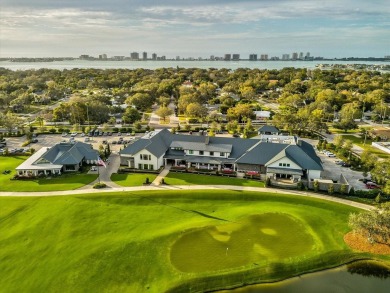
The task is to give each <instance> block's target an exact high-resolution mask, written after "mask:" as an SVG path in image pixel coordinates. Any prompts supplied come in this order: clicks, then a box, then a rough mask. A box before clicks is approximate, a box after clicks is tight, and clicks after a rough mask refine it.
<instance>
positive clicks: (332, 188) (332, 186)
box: [328, 183, 334, 195]
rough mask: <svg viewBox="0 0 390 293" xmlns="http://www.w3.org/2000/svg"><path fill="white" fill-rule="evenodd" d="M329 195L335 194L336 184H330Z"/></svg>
mask: <svg viewBox="0 0 390 293" xmlns="http://www.w3.org/2000/svg"><path fill="white" fill-rule="evenodd" d="M328 193H329V194H330V195H332V194H333V193H334V184H333V183H332V184H329V187H328Z"/></svg>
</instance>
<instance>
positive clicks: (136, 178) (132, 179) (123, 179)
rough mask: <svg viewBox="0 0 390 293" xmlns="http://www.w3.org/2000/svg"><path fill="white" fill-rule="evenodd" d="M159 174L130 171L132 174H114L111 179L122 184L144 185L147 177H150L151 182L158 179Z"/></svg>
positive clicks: (127, 185)
mask: <svg viewBox="0 0 390 293" xmlns="http://www.w3.org/2000/svg"><path fill="white" fill-rule="evenodd" d="M156 177H157V174H151V173H130V174H116V173H114V174H112V175H111V180H112V181H114V182H115V183H116V184H118V185H121V186H126V187H129V186H142V185H143V184H144V183H145V181H146V178H149V182H150V183H152V182H153V180H154V179H156Z"/></svg>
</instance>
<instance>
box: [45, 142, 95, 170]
mask: <svg viewBox="0 0 390 293" xmlns="http://www.w3.org/2000/svg"><path fill="white" fill-rule="evenodd" d="M97 157H98V152H97V151H96V150H94V149H92V147H91V145H90V144H86V143H83V142H79V141H76V142H74V143H59V144H56V145H55V146H53V147H52V148H50V149H49V150H48V151H47V152H46V153H44V154H43V155H42V157H41V158H43V159H45V160H47V161H49V162H51V163H52V164H56V165H75V164H79V163H80V162H81V161H82V160H83V158H85V159H86V160H97Z"/></svg>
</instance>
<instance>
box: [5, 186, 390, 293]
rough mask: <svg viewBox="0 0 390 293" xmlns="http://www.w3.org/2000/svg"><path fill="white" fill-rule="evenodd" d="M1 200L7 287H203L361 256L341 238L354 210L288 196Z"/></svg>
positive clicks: (214, 193) (213, 193)
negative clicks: (348, 218)
mask: <svg viewBox="0 0 390 293" xmlns="http://www.w3.org/2000/svg"><path fill="white" fill-rule="evenodd" d="M0 206H1V207H2V208H1V209H0V221H1V225H0V244H1V250H0V275H1V291H3V292H58V291H61V292H72V293H74V292H76V293H77V292H131V293H134V292H167V291H168V292H204V291H207V290H211V289H217V288H219V289H221V288H226V287H230V286H239V285H242V284H243V283H246V284H248V283H253V282H264V281H272V280H278V279H284V278H287V277H291V276H293V275H297V274H299V273H303V272H309V271H313V270H318V269H323V268H327V267H331V266H336V265H339V264H342V263H345V262H348V261H350V260H353V259H358V258H361V257H367V254H359V253H357V252H353V251H351V250H350V249H349V248H348V247H347V246H346V245H345V243H344V241H343V235H344V234H345V233H346V232H348V231H349V229H348V227H347V217H348V215H349V213H350V212H354V211H356V209H355V208H352V207H348V206H344V205H339V204H336V203H333V202H326V201H321V200H319V199H313V198H307V197H297V196H293V195H283V194H272V193H255V192H239V191H228V190H197V191H187V190H180V191H179V192H177V191H172V190H169V191H153V192H152V191H150V192H120V193H109V194H96V193H95V194H90V195H73V196H56V197H34V198H31V197H29V198H26V197H25V198H23V197H16V198H15V197H3V198H0ZM382 259H383V260H385V261H390V257H382Z"/></svg>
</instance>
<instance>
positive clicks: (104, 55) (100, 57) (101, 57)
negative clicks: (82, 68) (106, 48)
mask: <svg viewBox="0 0 390 293" xmlns="http://www.w3.org/2000/svg"><path fill="white" fill-rule="evenodd" d="M99 59H100V60H107V54H101V55H99Z"/></svg>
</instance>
